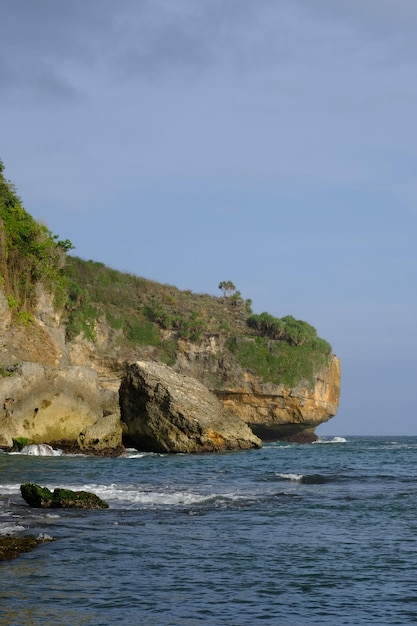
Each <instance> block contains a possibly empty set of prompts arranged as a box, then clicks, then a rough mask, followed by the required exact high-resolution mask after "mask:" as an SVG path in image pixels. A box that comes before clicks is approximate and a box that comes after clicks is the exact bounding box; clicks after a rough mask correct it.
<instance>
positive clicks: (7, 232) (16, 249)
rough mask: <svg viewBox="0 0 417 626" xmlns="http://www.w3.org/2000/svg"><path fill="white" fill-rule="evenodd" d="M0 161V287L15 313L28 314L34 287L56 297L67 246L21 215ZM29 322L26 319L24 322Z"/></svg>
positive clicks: (69, 245) (17, 197)
mask: <svg viewBox="0 0 417 626" xmlns="http://www.w3.org/2000/svg"><path fill="white" fill-rule="evenodd" d="M3 172H4V165H3V163H2V161H0V286H2V288H3V289H4V290H5V292H6V294H7V295H8V296H10V297H12V298H13V299H14V302H15V305H16V306H15V307H13V308H14V310H15V311H16V313H19V312H22V311H28V310H29V311H30V309H31V308H32V307H33V305H34V301H35V287H36V284H37V283H38V282H40V281H42V283H43V285H44V286H45V287H47V288H49V289H50V290H51V291H55V292H56V293H57V292H58V291H59V289H61V290H62V289H64V288H65V286H64V284H63V276H62V272H61V270H62V266H63V261H64V258H65V253H66V252H67V251H68V250H70V249H71V248H72V244H71V242H70V241H69V240H68V239H67V240H65V241H58V237H57V236H56V235H53V234H52V233H51V232H50V231H49V230H48V228H47V227H46V226H45V225H44V224H40V223H39V222H37V221H36V220H34V219H33V217H32V216H31V215H30V214H29V213H27V211H25V209H24V208H23V206H22V202H21V200H20V198H19V196H18V195H17V193H16V190H15V188H14V186H13V185H12V183H11V182H10V181H8V180H7V179H6V178H5V176H4V174H3ZM26 319H29V318H25V320H26Z"/></svg>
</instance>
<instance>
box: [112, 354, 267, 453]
mask: <svg viewBox="0 0 417 626" xmlns="http://www.w3.org/2000/svg"><path fill="white" fill-rule="evenodd" d="M119 393H120V408H121V417H122V420H123V422H124V423H125V424H126V434H125V439H126V442H129V443H131V444H132V445H133V446H134V447H135V448H138V449H140V450H146V451H150V452H166V453H170V452H173V453H200V452H221V451H225V450H247V449H251V448H261V447H262V441H261V440H260V439H259V438H258V437H257V436H256V435H254V434H253V432H252V431H251V429H250V428H249V426H247V424H245V423H244V422H243V421H242V420H241V419H239V418H238V417H236V416H235V415H233V414H232V413H230V412H229V411H227V410H225V409H224V407H223V406H222V404H221V402H220V401H219V400H218V399H217V398H216V396H215V395H214V394H212V393H211V392H210V391H209V390H208V389H207V387H205V386H204V385H203V384H202V383H201V382H199V381H198V380H197V379H195V378H192V377H190V376H184V375H182V374H178V373H177V372H175V371H174V370H173V369H172V368H170V367H168V366H167V365H164V364H162V363H156V362H150V361H137V362H136V363H133V364H132V365H131V366H130V367H129V368H128V371H127V373H126V376H125V377H124V378H123V380H122V384H121V387H120V392H119Z"/></svg>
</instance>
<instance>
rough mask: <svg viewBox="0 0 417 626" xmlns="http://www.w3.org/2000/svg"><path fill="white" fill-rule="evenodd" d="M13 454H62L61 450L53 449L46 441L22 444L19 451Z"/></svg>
mask: <svg viewBox="0 0 417 626" xmlns="http://www.w3.org/2000/svg"><path fill="white" fill-rule="evenodd" d="M15 454H24V455H27V456H62V450H55V449H54V448H53V447H52V446H50V445H49V444H47V443H32V444H30V445H28V446H24V447H23V448H22V449H21V451H20V452H17V453H15Z"/></svg>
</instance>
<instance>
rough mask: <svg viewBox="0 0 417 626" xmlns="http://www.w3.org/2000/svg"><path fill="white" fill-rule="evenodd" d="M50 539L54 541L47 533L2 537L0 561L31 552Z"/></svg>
mask: <svg viewBox="0 0 417 626" xmlns="http://www.w3.org/2000/svg"><path fill="white" fill-rule="evenodd" d="M49 541H53V539H52V537H48V536H46V535H43V536H38V537H33V536H25V537H0V561H7V560H9V559H15V558H16V557H18V556H19V555H20V554H23V553H25V552H30V551H31V550H33V548H36V546H38V545H40V544H41V543H47V542H49Z"/></svg>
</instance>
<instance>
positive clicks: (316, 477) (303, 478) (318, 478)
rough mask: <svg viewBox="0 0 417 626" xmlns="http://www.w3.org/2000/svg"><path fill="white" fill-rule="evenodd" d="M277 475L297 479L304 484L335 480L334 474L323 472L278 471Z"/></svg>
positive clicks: (284, 478)
mask: <svg viewBox="0 0 417 626" xmlns="http://www.w3.org/2000/svg"><path fill="white" fill-rule="evenodd" d="M275 476H276V477H277V478H279V479H280V480H290V481H297V482H300V483H303V484H304V485H322V484H324V483H328V482H333V481H334V480H335V477H334V476H324V475H323V474H292V473H277V474H275Z"/></svg>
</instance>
